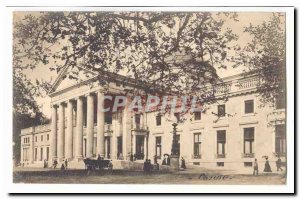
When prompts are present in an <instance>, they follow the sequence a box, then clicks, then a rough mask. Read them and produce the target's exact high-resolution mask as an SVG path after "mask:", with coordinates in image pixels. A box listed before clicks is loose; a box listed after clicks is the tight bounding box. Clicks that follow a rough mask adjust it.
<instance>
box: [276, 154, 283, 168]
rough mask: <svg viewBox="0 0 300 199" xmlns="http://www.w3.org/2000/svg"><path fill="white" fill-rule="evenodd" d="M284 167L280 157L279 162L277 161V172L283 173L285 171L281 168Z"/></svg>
mask: <svg viewBox="0 0 300 199" xmlns="http://www.w3.org/2000/svg"><path fill="white" fill-rule="evenodd" d="M281 166H282V162H281V159H280V156H278V160H277V161H276V167H277V171H279V170H280V171H282V170H283V169H282V168H281Z"/></svg>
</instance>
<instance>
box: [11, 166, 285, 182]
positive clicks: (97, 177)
mask: <svg viewBox="0 0 300 199" xmlns="http://www.w3.org/2000/svg"><path fill="white" fill-rule="evenodd" d="M13 175H14V183H46V184H53V183H57V184H69V183H70V184H72V183H75V184H284V183H285V177H284V174H283V173H262V174H260V175H259V176H252V175H251V174H234V173H232V172H230V171H223V170H218V171H216V170H208V169H203V168H201V169H188V170H186V171H179V172H172V173H170V172H152V173H150V174H148V173H144V172H143V171H125V170H113V171H112V172H109V171H107V170H105V171H102V172H99V171H96V172H91V173H89V174H87V171H85V170H66V171H60V170H54V169H42V168H18V169H15V171H14V174H13Z"/></svg>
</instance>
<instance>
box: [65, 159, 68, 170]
mask: <svg viewBox="0 0 300 199" xmlns="http://www.w3.org/2000/svg"><path fill="white" fill-rule="evenodd" d="M65 168H66V169H68V159H66V160H65Z"/></svg>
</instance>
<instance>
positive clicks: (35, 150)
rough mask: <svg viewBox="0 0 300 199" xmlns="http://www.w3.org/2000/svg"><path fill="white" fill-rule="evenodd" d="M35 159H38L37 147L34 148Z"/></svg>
mask: <svg viewBox="0 0 300 199" xmlns="http://www.w3.org/2000/svg"><path fill="white" fill-rule="evenodd" d="M34 161H37V148H34Z"/></svg>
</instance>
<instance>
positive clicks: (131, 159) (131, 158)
mask: <svg viewBox="0 0 300 199" xmlns="http://www.w3.org/2000/svg"><path fill="white" fill-rule="evenodd" d="M130 161H131V162H132V161H133V155H132V153H131V154H130Z"/></svg>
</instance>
